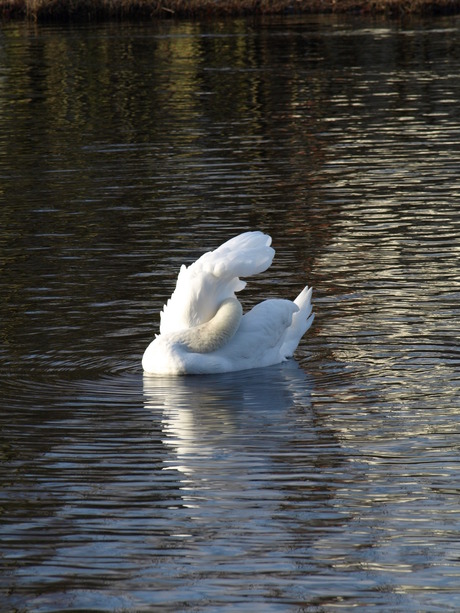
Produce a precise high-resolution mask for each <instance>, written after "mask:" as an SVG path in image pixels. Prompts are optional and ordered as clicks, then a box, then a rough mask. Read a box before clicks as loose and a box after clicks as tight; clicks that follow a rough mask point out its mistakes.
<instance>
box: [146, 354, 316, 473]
mask: <svg viewBox="0 0 460 613" xmlns="http://www.w3.org/2000/svg"><path fill="white" fill-rule="evenodd" d="M310 389H311V383H310V381H309V380H308V379H307V376H306V374H305V373H304V372H303V370H302V369H301V368H300V367H299V365H298V364H297V362H294V361H290V362H288V363H285V364H282V365H275V366H272V367H270V368H263V369H257V370H248V371H246V372H244V373H239V374H238V376H237V375H236V374H234V373H224V374H217V375H213V376H209V377H199V376H198V377H182V378H180V379H177V378H171V377H151V376H148V375H144V398H145V406H146V408H148V409H149V410H150V411H151V412H152V413H153V414H155V413H157V414H158V413H160V415H161V429H162V432H163V435H164V440H163V442H164V443H165V445H166V446H167V448H169V449H172V450H173V451H174V455H173V456H172V457H171V460H170V463H169V462H168V461H166V464H167V465H166V466H165V468H174V469H176V470H180V471H181V472H182V473H184V474H187V475H190V476H191V475H192V474H193V475H195V477H196V478H197V479H198V480H199V481H203V480H204V481H206V482H208V481H211V482H213V481H214V482H217V481H219V482H220V480H221V479H224V480H225V479H228V478H230V481H233V480H234V479H237V480H238V479H239V478H241V475H240V474H239V471H238V466H240V467H241V466H243V465H244V464H245V463H246V462H247V464H248V465H249V464H250V463H251V462H253V461H254V458H255V456H258V457H259V461H260V462H262V464H266V463H269V462H270V461H269V456H270V454H271V453H273V452H275V449H277V448H278V450H279V447H280V443H281V444H282V441H285V440H289V439H291V438H292V437H293V436H295V432H296V430H297V431H298V430H299V427H300V428H302V429H303V428H304V427H305V428H306V429H307V430H308V431H310V429H311V414H310V411H309V410H308V409H309V407H310ZM296 406H297V407H301V410H300V411H296V410H294V411H293V412H292V413H290V411H292V409H293V408H294V407H296ZM288 414H289V417H288ZM292 420H294V421H295V423H292ZM299 420H300V421H301V422H302V423H299ZM283 434H284V435H285V436H283ZM248 458H249V459H248ZM250 458H252V459H250ZM230 475H231V477H230Z"/></svg>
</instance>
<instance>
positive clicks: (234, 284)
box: [160, 232, 275, 334]
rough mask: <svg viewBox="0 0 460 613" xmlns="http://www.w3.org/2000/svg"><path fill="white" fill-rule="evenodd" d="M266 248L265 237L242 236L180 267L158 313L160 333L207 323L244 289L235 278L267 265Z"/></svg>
mask: <svg viewBox="0 0 460 613" xmlns="http://www.w3.org/2000/svg"><path fill="white" fill-rule="evenodd" d="M270 244H271V238H270V236H268V235H267V234H263V233H262V232H245V233H244V234H240V235H239V236H235V237H234V238H232V239H230V240H229V241H227V242H226V243H224V244H223V245H221V246H220V247H219V248H218V249H216V250H215V251H209V252H208V253H205V254H204V255H202V256H201V257H200V258H199V259H198V260H197V261H196V262H195V263H193V264H191V265H190V266H189V267H186V266H182V267H181V270H180V273H179V276H178V278H177V284H176V289H175V290H174V292H173V294H172V296H171V298H170V299H169V300H168V302H167V304H166V305H165V306H164V308H163V312H162V313H161V325H160V333H161V334H167V333H170V332H177V331H179V330H184V329H187V328H190V327H193V326H197V325H199V324H202V323H204V322H206V321H209V320H210V319H211V318H212V317H213V316H214V315H215V314H216V311H217V309H218V308H219V306H220V304H221V303H222V302H223V301H224V300H225V299H227V298H234V297H235V292H239V291H240V290H242V289H243V288H244V287H245V286H246V283H245V282H244V281H241V280H240V278H239V277H249V276H251V275H256V274H258V273H261V272H263V271H265V270H267V268H268V267H269V266H270V265H271V263H272V260H273V257H274V255H275V250H274V249H273V248H272V247H270Z"/></svg>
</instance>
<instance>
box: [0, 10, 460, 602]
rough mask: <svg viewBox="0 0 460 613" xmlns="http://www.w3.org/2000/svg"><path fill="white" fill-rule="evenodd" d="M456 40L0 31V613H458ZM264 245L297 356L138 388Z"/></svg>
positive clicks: (290, 22) (419, 31) (403, 35)
mask: <svg viewBox="0 0 460 613" xmlns="http://www.w3.org/2000/svg"><path fill="white" fill-rule="evenodd" d="M459 26H460V22H459V20H458V19H454V18H452V19H443V20H431V21H427V22H421V21H411V22H407V23H405V22H403V23H396V22H384V21H378V22H374V21H371V20H369V21H362V20H355V19H343V20H341V21H340V20H339V21H337V20H333V19H329V18H321V19H306V18H286V19H274V20H267V21H262V22H259V21H252V20H250V21H229V22H217V23H199V22H197V23H191V22H184V23H174V22H168V23H161V24H137V25H134V24H124V25H119V24H108V25H97V26H96V25H95V26H89V27H85V28H82V27H58V26H49V27H42V26H40V27H39V26H34V25H24V24H8V25H4V27H3V29H2V31H1V33H0V268H1V275H0V296H1V299H0V322H1V324H0V330H1V349H0V351H1V354H0V358H1V364H0V395H1V398H2V400H1V414H0V427H1V434H0V483H1V489H0V492H1V501H0V514H1V515H0V517H1V524H0V568H1V573H0V588H1V595H0V609H1V610H2V611H21V612H23V611H27V612H28V611H63V610H66V611H68V610H74V611H77V610H80V611H171V612H176V611H182V610H184V611H185V610H192V611H219V612H220V611H238V612H249V611H251V612H253V611H261V612H264V613H265V612H271V611H315V612H319V611H336V610H340V611H342V610H343V611H348V610H352V609H353V610H354V609H355V608H360V610H375V609H377V610H381V611H385V612H387V611H401V610H405V611H414V612H415V611H445V610H459V609H460V477H459V474H460V393H459V386H460V372H459V371H460V369H459V366H460V364H459V362H460V359H459V358H460V354H459V346H458V339H459V336H460V335H459V331H460V330H459V328H460V325H459V316H460V307H459V298H460V272H459V271H460V266H459V264H460V204H459V202H460V145H459V143H460V81H459V74H460V47H459V45H458V40H459V29H460V27H459ZM247 229H261V230H264V231H267V232H269V233H270V234H271V235H272V236H273V242H274V246H275V248H276V249H277V257H276V260H275V263H274V265H273V267H272V268H271V269H270V271H268V272H267V273H265V274H264V275H261V276H260V277H258V278H257V279H254V280H253V281H252V282H251V283H249V284H248V288H247V289H246V290H245V291H244V292H243V294H242V295H241V298H242V300H243V302H244V304H245V306H246V307H248V306H250V305H252V304H254V303H255V302H256V301H258V300H260V299H261V298H262V297H268V296H273V295H276V296H283V297H294V296H295V295H296V293H297V292H298V291H299V290H300V288H301V287H302V286H303V284H304V283H305V282H309V283H311V284H312V285H313V286H314V288H315V294H314V296H315V310H316V313H317V318H316V320H315V324H314V326H313V328H312V329H311V330H310V332H309V333H308V335H307V336H306V337H305V339H304V340H303V341H302V342H301V345H300V347H299V350H298V352H297V356H296V361H291V362H289V363H287V364H285V365H282V366H276V367H273V368H268V369H262V370H254V371H248V372H245V373H239V374H238V373H234V374H231V375H222V376H210V377H189V378H180V379H177V378H161V377H160V378H146V379H145V380H143V375H142V372H141V368H140V358H141V355H142V352H143V350H144V348H145V346H146V345H147V343H148V342H149V341H150V340H151V338H152V336H153V334H154V332H155V331H157V324H158V311H159V310H160V308H161V306H162V305H163V303H164V302H165V300H166V299H167V298H168V296H169V295H170V293H171V291H172V289H173V287H174V283H175V277H176V274H177V271H178V267H179V265H180V264H181V263H182V262H186V263H189V262H191V261H193V260H194V259H195V258H196V257H197V256H198V255H200V254H201V253H202V252H203V251H204V250H207V249H210V248H214V247H216V246H217V245H218V244H220V242H222V241H223V240H226V239H227V238H229V237H231V236H233V235H235V234H237V233H239V232H241V231H244V230H247Z"/></svg>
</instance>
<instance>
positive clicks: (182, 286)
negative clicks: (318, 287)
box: [142, 232, 314, 375]
mask: <svg viewBox="0 0 460 613" xmlns="http://www.w3.org/2000/svg"><path fill="white" fill-rule="evenodd" d="M270 244H271V238H270V236H268V235H267V234H263V233H262V232H245V233H244V234H240V235H239V236H236V237H235V238H232V239H231V240H229V241H227V242H226V243H224V244H223V245H221V246H220V247H219V248H218V249H216V250H215V251H210V252H208V253H205V254H204V255H203V256H201V257H200V258H199V259H198V260H197V261H196V262H195V263H194V264H192V265H191V266H189V267H188V268H186V267H185V266H182V268H181V270H180V273H179V276H178V279H177V285H176V289H175V290H174V292H173V294H172V296H171V298H170V299H169V300H168V302H167V304H166V305H165V307H164V308H163V312H162V313H161V324H160V334H159V335H158V336H157V337H156V338H155V340H153V341H152V342H151V343H150V345H149V346H148V347H147V349H146V350H145V353H144V356H143V358H142V367H143V369H144V371H145V372H146V373H152V374H177V375H179V374H204V373H219V372H231V371H235V370H246V369H248V368H258V367H261V366H270V365H272V364H278V363H279V362H282V361H284V360H286V359H287V358H288V357H290V356H292V354H293V353H294V351H295V349H296V348H297V345H298V344H299V341H300V339H301V338H302V336H303V335H304V334H305V332H306V331H307V330H308V328H309V327H310V326H311V324H312V322H313V318H314V315H312V314H311V310H312V307H311V292H312V290H311V289H308V287H305V289H304V290H303V291H302V292H301V293H300V294H299V296H297V298H296V299H295V300H294V302H291V301H290V300H282V299H271V300H265V301H264V302H261V303H260V304H258V305H256V306H255V307H254V308H253V309H252V310H251V311H249V312H248V313H246V314H245V315H243V314H242V313H243V310H242V307H241V305H240V303H239V301H238V300H237V298H236V296H235V292H238V291H240V290H242V289H243V288H244V287H245V285H246V283H245V282H244V281H241V280H240V278H239V277H240V276H242V277H245V276H251V275H255V274H258V273H260V272H263V271H264V270H267V268H268V267H269V266H270V264H271V263H272V260H273V256H274V255H275V251H274V249H272V248H271V247H270Z"/></svg>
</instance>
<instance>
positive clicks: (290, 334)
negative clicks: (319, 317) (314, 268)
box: [282, 285, 315, 357]
mask: <svg viewBox="0 0 460 613" xmlns="http://www.w3.org/2000/svg"><path fill="white" fill-rule="evenodd" d="M312 291H313V290H312V288H311V287H310V288H309V287H308V285H307V286H306V287H305V288H304V289H303V290H302V291H301V292H300V294H299V295H298V296H297V298H296V299H295V300H294V304H296V305H297V306H298V307H299V310H298V311H297V312H296V313H294V315H293V316H292V323H291V325H290V326H289V328H288V330H287V333H286V338H285V339H284V343H283V347H282V351H283V353H284V355H285V356H286V357H290V356H292V355H293V353H294V351H295V350H296V349H297V345H298V344H299V342H300V339H301V338H302V336H303V335H304V334H305V332H306V331H307V330H308V328H309V327H310V326H311V324H312V323H313V320H314V319H315V316H314V314H312V312H311V311H312V308H313V307H312V304H311V294H312Z"/></svg>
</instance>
